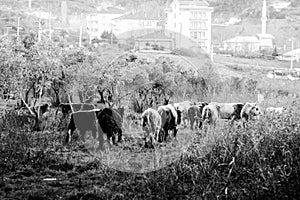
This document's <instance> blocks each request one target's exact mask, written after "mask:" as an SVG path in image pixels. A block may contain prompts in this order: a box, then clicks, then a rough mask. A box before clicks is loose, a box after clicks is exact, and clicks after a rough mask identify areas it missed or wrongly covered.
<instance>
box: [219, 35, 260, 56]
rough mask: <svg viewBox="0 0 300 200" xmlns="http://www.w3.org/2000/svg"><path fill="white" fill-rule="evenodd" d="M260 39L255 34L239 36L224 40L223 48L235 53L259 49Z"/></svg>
mask: <svg viewBox="0 0 300 200" xmlns="http://www.w3.org/2000/svg"><path fill="white" fill-rule="evenodd" d="M259 47H260V41H259V39H258V38H257V37H255V36H237V37H234V38H231V39H228V40H225V41H224V42H223V49H224V50H225V51H230V52H234V53H249V52H255V51H259Z"/></svg>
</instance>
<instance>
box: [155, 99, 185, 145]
mask: <svg viewBox="0 0 300 200" xmlns="http://www.w3.org/2000/svg"><path fill="white" fill-rule="evenodd" d="M158 113H159V115H160V116H161V121H162V126H161V127H162V130H163V134H162V135H161V134H160V135H159V136H158V142H162V141H166V139H167V136H168V132H169V130H173V136H174V138H176V134H177V131H178V127H177V126H178V125H179V124H180V122H181V111H180V110H178V109H175V108H174V106H173V105H171V104H168V105H163V106H160V107H158Z"/></svg>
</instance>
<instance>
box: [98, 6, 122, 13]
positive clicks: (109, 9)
mask: <svg viewBox="0 0 300 200" xmlns="http://www.w3.org/2000/svg"><path fill="white" fill-rule="evenodd" d="M98 13H100V14H125V13H126V11H125V10H124V9H120V8H116V7H107V8H103V9H101V10H99V11H98Z"/></svg>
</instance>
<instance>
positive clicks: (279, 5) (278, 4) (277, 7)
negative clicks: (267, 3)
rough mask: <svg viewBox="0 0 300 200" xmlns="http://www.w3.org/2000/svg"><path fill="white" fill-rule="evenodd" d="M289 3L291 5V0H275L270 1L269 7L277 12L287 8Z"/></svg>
mask: <svg viewBox="0 0 300 200" xmlns="http://www.w3.org/2000/svg"><path fill="white" fill-rule="evenodd" d="M290 5H291V2H287V1H281V0H280V1H278V0H277V1H274V2H272V4H271V7H273V8H274V9H275V11H276V12H279V11H281V10H282V9H285V8H288V7H289V6H290Z"/></svg>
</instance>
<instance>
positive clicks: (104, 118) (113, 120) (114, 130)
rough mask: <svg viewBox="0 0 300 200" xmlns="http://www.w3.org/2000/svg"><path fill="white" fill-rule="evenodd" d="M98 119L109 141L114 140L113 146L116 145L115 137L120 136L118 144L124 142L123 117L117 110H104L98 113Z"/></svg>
mask: <svg viewBox="0 0 300 200" xmlns="http://www.w3.org/2000/svg"><path fill="white" fill-rule="evenodd" d="M96 115H97V119H98V122H99V125H100V127H101V131H102V132H103V133H105V134H106V135H107V139H108V140H110V138H112V142H113V144H116V140H115V139H116V138H115V136H116V135H117V136H118V142H121V141H122V117H121V115H120V114H119V112H118V111H117V110H115V109H111V108H104V109H102V110H99V111H96Z"/></svg>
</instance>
